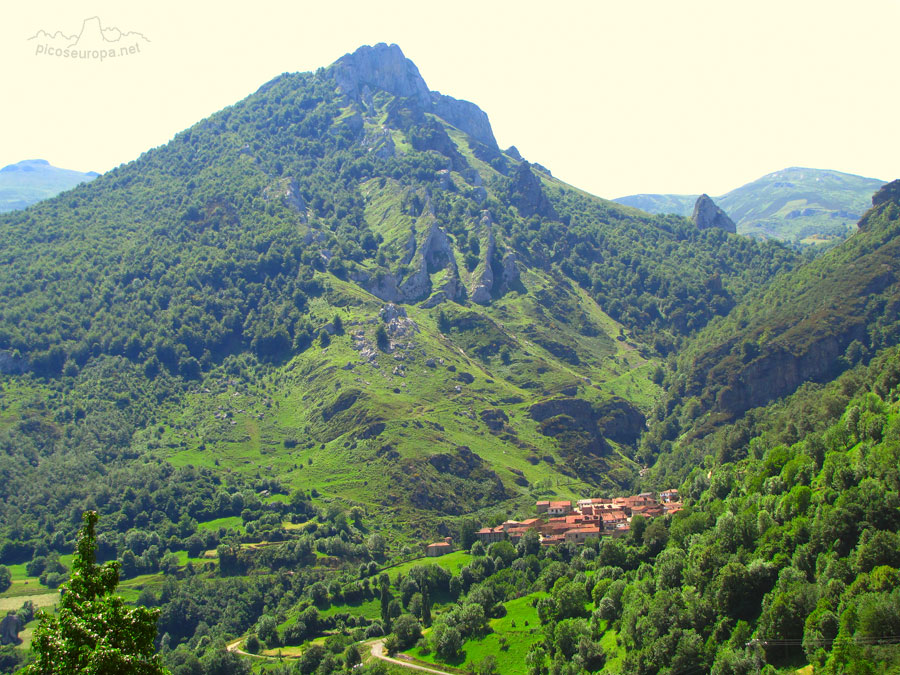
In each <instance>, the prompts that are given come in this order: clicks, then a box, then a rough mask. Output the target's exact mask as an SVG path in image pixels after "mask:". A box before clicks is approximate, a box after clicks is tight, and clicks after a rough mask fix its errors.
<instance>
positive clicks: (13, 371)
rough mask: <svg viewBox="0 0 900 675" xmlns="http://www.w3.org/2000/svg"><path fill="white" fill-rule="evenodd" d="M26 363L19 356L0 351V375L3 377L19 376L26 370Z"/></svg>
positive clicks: (3, 350)
mask: <svg viewBox="0 0 900 675" xmlns="http://www.w3.org/2000/svg"><path fill="white" fill-rule="evenodd" d="M28 367H29V366H28V361H27V360H25V359H23V358H22V357H21V356H18V355H16V354H13V353H12V352H8V351H6V350H5V349H0V373H3V374H4V375H20V374H21V373H24V372H26V371H27V370H28Z"/></svg>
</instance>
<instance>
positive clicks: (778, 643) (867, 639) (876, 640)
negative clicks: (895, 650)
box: [744, 635, 900, 647]
mask: <svg viewBox="0 0 900 675" xmlns="http://www.w3.org/2000/svg"><path fill="white" fill-rule="evenodd" d="M845 643H855V644H869V645H890V644H897V643H900V635H874V636H862V637H836V638H833V639H831V640H802V639H797V638H792V639H788V640H774V639H766V638H754V639H752V640H750V641H749V642H746V643H744V646H745V647H750V646H752V645H761V646H763V647H802V646H803V645H809V646H816V647H819V646H825V645H833V644H845Z"/></svg>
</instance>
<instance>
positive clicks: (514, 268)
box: [500, 251, 522, 293]
mask: <svg viewBox="0 0 900 675" xmlns="http://www.w3.org/2000/svg"><path fill="white" fill-rule="evenodd" d="M521 286H522V281H521V279H520V277H519V258H518V257H517V256H516V254H515V253H513V252H512V251H507V253H506V255H504V256H503V279H502V280H501V284H500V292H501V293H507V292H508V291H511V290H514V289H520V288H521Z"/></svg>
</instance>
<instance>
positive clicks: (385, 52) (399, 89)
mask: <svg viewBox="0 0 900 675" xmlns="http://www.w3.org/2000/svg"><path fill="white" fill-rule="evenodd" d="M331 68H332V72H333V73H334V79H335V82H337V84H338V86H339V87H340V88H341V91H343V92H344V93H345V94H347V95H348V96H350V97H352V98H359V99H362V94H363V91H364V88H365V87H369V88H371V89H382V90H384V91H386V92H389V93H391V94H394V95H396V96H403V97H404V98H412V99H414V100H415V101H416V102H418V103H419V105H420V106H422V107H423V108H427V107H430V105H431V92H430V91H429V90H428V87H427V86H426V85H425V80H424V79H422V76H421V75H420V74H419V69H418V68H416V64H414V63H413V62H412V61H410V60H409V59H407V58H406V57H405V56H404V55H403V52H402V51H401V50H400V47H398V46H397V45H386V44H384V43H379V44H377V45H375V46H374V47H371V46H369V45H364V46H362V47H360V48H359V49H357V50H356V51H355V52H353V53H352V54H346V55H345V56H342V57H341V58H339V59H338V60H337V61H335V62H334V64H332V66H331Z"/></svg>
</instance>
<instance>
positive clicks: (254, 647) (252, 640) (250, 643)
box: [244, 633, 262, 654]
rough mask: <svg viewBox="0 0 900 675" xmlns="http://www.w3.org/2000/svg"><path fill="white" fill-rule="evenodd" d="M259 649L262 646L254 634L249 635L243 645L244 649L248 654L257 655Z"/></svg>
mask: <svg viewBox="0 0 900 675" xmlns="http://www.w3.org/2000/svg"><path fill="white" fill-rule="evenodd" d="M260 647H262V645H261V644H260V643H259V638H258V637H256V633H251V634H250V635H249V636H248V637H247V640H246V642H245V643H244V649H246V650H247V652H248V653H250V654H259V650H260Z"/></svg>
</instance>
